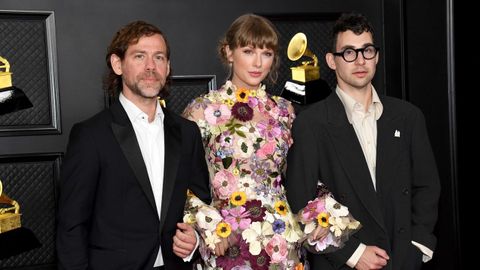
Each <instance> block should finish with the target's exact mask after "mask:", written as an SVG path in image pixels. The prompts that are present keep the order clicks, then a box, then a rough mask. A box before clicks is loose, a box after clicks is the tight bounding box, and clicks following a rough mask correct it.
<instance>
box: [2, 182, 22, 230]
mask: <svg viewBox="0 0 480 270" xmlns="http://www.w3.org/2000/svg"><path fill="white" fill-rule="evenodd" d="M4 205H5V206H6V207H4ZM20 227H21V223H20V205H19V204H18V203H17V202H16V201H15V200H13V199H11V198H9V197H8V196H7V194H5V193H3V186H2V181H1V180H0V234H1V233H4V232H8V231H10V230H13V229H17V228H20Z"/></svg>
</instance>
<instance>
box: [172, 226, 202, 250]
mask: <svg viewBox="0 0 480 270" xmlns="http://www.w3.org/2000/svg"><path fill="white" fill-rule="evenodd" d="M177 228H178V229H177V231H176V233H175V236H173V253H175V255H177V256H178V257H180V258H186V257H188V256H190V254H192V252H193V250H194V248H195V246H196V245H197V236H196V235H195V230H194V229H193V228H192V226H190V225H188V224H186V223H177Z"/></svg>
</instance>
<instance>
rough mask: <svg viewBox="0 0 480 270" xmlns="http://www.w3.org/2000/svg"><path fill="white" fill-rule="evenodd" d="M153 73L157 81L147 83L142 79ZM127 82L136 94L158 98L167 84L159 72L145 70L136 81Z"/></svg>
mask: <svg viewBox="0 0 480 270" xmlns="http://www.w3.org/2000/svg"><path fill="white" fill-rule="evenodd" d="M152 75H153V76H154V77H155V78H156V79H157V82H153V83H148V84H147V83H144V82H143V81H142V80H143V78H144V77H146V76H152ZM125 84H126V85H127V87H128V88H130V90H131V91H132V92H133V93H134V94H135V95H138V96H140V97H142V98H156V97H158V95H159V94H160V92H161V91H162V90H163V88H164V86H165V79H164V78H162V77H161V76H160V75H159V74H158V73H154V72H148V73H147V72H144V73H142V74H139V75H138V76H137V80H136V81H135V82H134V83H130V82H128V81H125ZM156 84H158V85H156ZM149 89H153V90H152V91H153V92H152V91H149Z"/></svg>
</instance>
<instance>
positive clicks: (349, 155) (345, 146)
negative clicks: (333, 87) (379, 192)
mask: <svg viewBox="0 0 480 270" xmlns="http://www.w3.org/2000/svg"><path fill="white" fill-rule="evenodd" d="M327 114H328V115H327V118H328V122H329V123H328V125H329V128H328V130H329V132H330V136H331V139H332V142H333V145H334V147H335V149H336V151H337V155H338V158H339V160H340V162H341V164H342V167H343V169H344V170H345V173H346V175H347V176H348V179H349V180H350V183H351V184H352V186H353V187H354V190H355V191H356V192H357V194H358V197H359V198H360V200H361V201H362V203H363V204H364V205H365V208H366V209H367V210H368V211H369V212H370V215H372V216H373V217H374V218H375V220H376V221H377V223H378V224H379V225H380V226H381V227H382V228H383V229H385V227H384V222H383V216H382V214H381V211H380V208H379V205H378V201H377V199H376V192H375V189H374V188H373V183H372V178H371V176H370V171H369V170H368V165H367V162H366V160H365V156H364V155H363V151H362V147H361V146H360V143H359V141H358V138H357V135H356V134H355V130H354V129H353V126H352V125H351V124H350V123H349V122H348V118H347V116H346V113H345V108H344V107H343V104H342V103H341V101H340V99H339V98H338V96H337V94H336V93H335V92H333V93H332V94H331V95H330V96H329V98H328V99H327Z"/></svg>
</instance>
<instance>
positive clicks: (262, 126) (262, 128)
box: [257, 118, 282, 141]
mask: <svg viewBox="0 0 480 270" xmlns="http://www.w3.org/2000/svg"><path fill="white" fill-rule="evenodd" d="M257 129H258V132H260V135H262V136H263V137H265V138H267V140H268V141H272V140H275V138H277V137H280V136H281V135H282V130H281V129H280V125H279V123H278V122H277V121H275V119H273V118H270V119H268V121H260V122H259V123H257Z"/></svg>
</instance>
